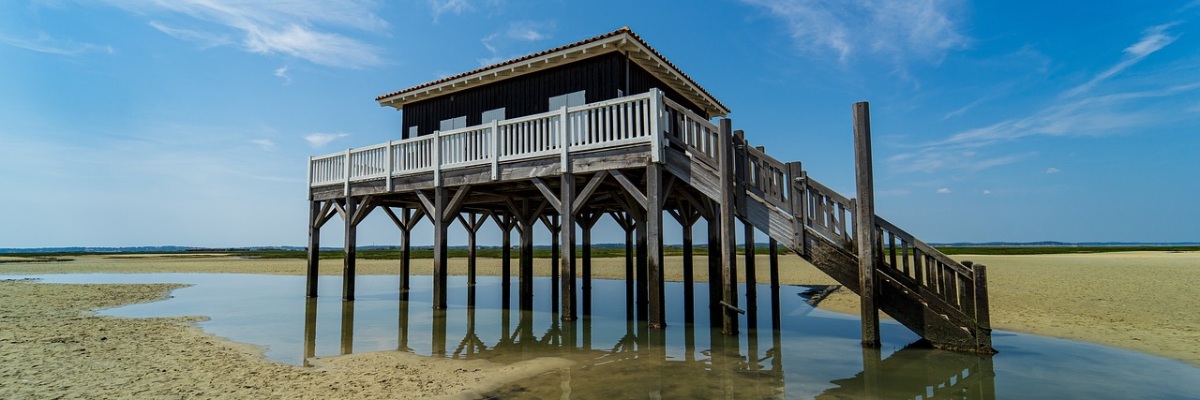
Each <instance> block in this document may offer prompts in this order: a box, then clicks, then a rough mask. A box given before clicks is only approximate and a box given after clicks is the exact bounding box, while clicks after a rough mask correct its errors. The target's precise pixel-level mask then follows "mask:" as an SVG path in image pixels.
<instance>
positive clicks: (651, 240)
mask: <svg viewBox="0 0 1200 400" xmlns="http://www.w3.org/2000/svg"><path fill="white" fill-rule="evenodd" d="M658 134H661V132H660V133H658ZM662 192H663V170H662V166H661V165H659V164H650V165H649V166H647V167H646V236H647V242H646V244H647V248H646V255H647V259H646V281H647V285H646V286H647V301H648V305H649V309H650V310H649V319H648V320H647V323H648V324H649V326H650V328H659V329H661V328H665V327H666V326H667V319H666V310H664V308H665V307H664V305H665V304H666V302H665V301H664V300H665V299H664V297H663V282H664V280H663V260H662V257H663V252H662V243H663V239H662V223H663V222H662V208H663V206H662V205H663V199H662V195H663V193H662Z"/></svg>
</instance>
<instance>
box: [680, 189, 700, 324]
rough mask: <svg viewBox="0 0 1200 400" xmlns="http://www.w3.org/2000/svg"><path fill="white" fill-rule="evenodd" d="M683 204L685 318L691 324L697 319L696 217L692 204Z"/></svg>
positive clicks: (681, 213)
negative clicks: (694, 256) (694, 231)
mask: <svg viewBox="0 0 1200 400" xmlns="http://www.w3.org/2000/svg"><path fill="white" fill-rule="evenodd" d="M683 204H685V205H681V206H680V211H679V213H680V215H681V216H683V218H682V219H681V220H680V221H679V225H680V227H681V228H683V320H684V321H685V322H687V323H689V324H690V323H693V322H695V321H696V289H695V282H694V273H695V265H694V264H695V262H694V260H692V247H693V244H694V243H693V240H692V226H693V224H694V223H695V222H696V219H695V216H694V211H693V210H692V207H691V206H690V204H689V203H686V202H684V203H683Z"/></svg>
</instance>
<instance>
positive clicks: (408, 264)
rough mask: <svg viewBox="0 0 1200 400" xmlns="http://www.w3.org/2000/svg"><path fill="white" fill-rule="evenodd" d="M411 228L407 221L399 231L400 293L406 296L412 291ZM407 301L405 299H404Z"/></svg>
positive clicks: (407, 211)
mask: <svg viewBox="0 0 1200 400" xmlns="http://www.w3.org/2000/svg"><path fill="white" fill-rule="evenodd" d="M402 212H403V213H404V214H405V215H409V210H408V209H407V208H405V209H403V211H402ZM411 277H412V227H411V226H409V224H408V223H407V221H405V222H404V229H401V230H400V293H405V294H407V293H408V291H409V290H411V289H412V285H411V279H410V278H411ZM406 300H407V299H406Z"/></svg>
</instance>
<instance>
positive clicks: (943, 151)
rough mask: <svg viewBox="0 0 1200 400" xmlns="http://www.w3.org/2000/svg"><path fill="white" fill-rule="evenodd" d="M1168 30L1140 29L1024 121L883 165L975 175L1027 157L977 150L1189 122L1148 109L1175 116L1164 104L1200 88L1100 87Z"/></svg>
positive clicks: (1159, 45)
mask: <svg viewBox="0 0 1200 400" xmlns="http://www.w3.org/2000/svg"><path fill="white" fill-rule="evenodd" d="M1172 26H1174V24H1164V25H1158V26H1154V27H1151V28H1149V29H1146V30H1145V31H1144V33H1143V35H1142V37H1141V38H1140V39H1139V40H1138V41H1137V42H1136V43H1134V44H1132V45H1129V46H1127V47H1125V48H1124V49H1123V50H1122V54H1123V58H1122V60H1121V61H1120V62H1118V63H1116V64H1115V65H1113V66H1111V67H1110V68H1108V69H1106V70H1104V71H1103V72H1101V73H1099V74H1097V75H1095V76H1094V77H1093V78H1092V79H1090V80H1089V81H1088V82H1087V83H1084V84H1082V85H1078V86H1075V87H1071V88H1069V89H1066V90H1063V91H1061V92H1059V93H1058V96H1050V99H1051V101H1052V102H1051V103H1048V104H1046V105H1044V106H1042V107H1041V108H1038V109H1035V110H1034V111H1033V112H1031V113H1029V114H1027V115H1025V116H1022V117H1016V118H1010V119H1005V120H1001V121H998V122H993V123H991V124H989V125H984V126H980V127H976V128H970V129H966V130H963V131H959V132H957V133H954V134H951V135H949V136H947V137H945V138H944V139H941V140H934V141H930V142H928V143H926V144H924V145H920V146H916V147H915V149H916V150H915V151H908V152H904V153H901V154H897V155H895V156H892V157H890V158H889V159H888V161H889V163H890V165H891V167H892V168H893V169H894V170H895V171H898V172H926V173H933V172H940V171H967V172H972V171H980V170H983V169H987V168H991V167H997V166H1001V165H1007V164H1012V163H1015V162H1018V161H1020V160H1022V159H1025V158H1029V157H1030V156H1032V155H1033V153H1029V154H1017V155H989V154H988V152H987V151H984V150H983V149H984V148H986V147H988V146H992V145H995V144H999V143H1005V142H1013V141H1017V140H1021V139H1024V138H1028V137H1035V136H1055V137H1071V136H1077V137H1086V136H1100V135H1109V134H1120V133H1126V132H1133V131H1143V130H1148V129H1149V128H1151V127H1154V126H1158V125H1160V124H1164V123H1169V122H1173V121H1178V120H1180V119H1187V118H1193V119H1194V118H1195V116H1194V115H1188V114H1187V113H1179V112H1174V111H1172V110H1170V109H1166V108H1162V107H1155V106H1152V105H1154V104H1160V103H1164V102H1165V104H1174V107H1177V108H1178V109H1179V110H1183V109H1185V108H1186V107H1185V106H1184V105H1183V104H1186V103H1183V102H1177V101H1170V99H1178V98H1180V97H1181V96H1185V95H1190V94H1194V93H1196V92H1200V83H1197V82H1196V81H1195V80H1193V79H1189V78H1188V77H1186V76H1182V77H1181V76H1177V74H1171V73H1160V74H1157V75H1155V74H1151V75H1148V77H1149V78H1147V77H1142V78H1141V79H1139V80H1137V83H1139V84H1140V85H1141V86H1143V87H1142V88H1140V89H1138V90H1126V91H1113V90H1112V89H1111V88H1109V86H1111V85H1107V84H1106V83H1107V82H1108V81H1110V80H1113V79H1116V77H1118V76H1119V74H1120V73H1121V72H1122V71H1124V70H1126V69H1127V68H1129V67H1130V66H1132V65H1134V64H1136V63H1137V62H1139V61H1141V60H1143V59H1145V58H1146V57H1147V56H1149V55H1151V54H1154V53H1155V52H1157V51H1159V50H1161V49H1163V48H1164V47H1166V46H1168V45H1170V44H1171V43H1172V42H1173V41H1174V40H1175V38H1176V37H1175V36H1172V35H1171V34H1169V33H1168V29H1169V28H1171V27H1172ZM1101 89H1107V90H1103V91H1101ZM1094 92H1101V93H1094ZM1184 98H1186V97H1184ZM974 105H975V103H972V104H968V105H967V106H964V107H963V108H960V109H958V110H955V111H953V112H951V113H949V114H947V115H946V118H947V119H948V118H950V117H954V116H956V115H958V114H961V113H962V112H965V110H969V109H970V108H971V107H974ZM964 168H965V169H964ZM1045 172H1046V173H1055V172H1058V170H1057V169H1055V168H1050V169H1048V170H1046V171H1045Z"/></svg>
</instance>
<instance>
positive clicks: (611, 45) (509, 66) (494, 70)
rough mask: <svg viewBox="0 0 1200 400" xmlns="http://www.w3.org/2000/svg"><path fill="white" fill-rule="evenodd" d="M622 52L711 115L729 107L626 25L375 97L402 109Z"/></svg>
mask: <svg viewBox="0 0 1200 400" xmlns="http://www.w3.org/2000/svg"><path fill="white" fill-rule="evenodd" d="M619 51H621V52H625V54H627V56H628V57H629V59H630V60H631V61H633V62H635V63H637V64H638V65H639V66H641V67H642V68H644V69H645V70H646V71H649V72H650V73H651V74H652V75H654V76H655V77H656V78H658V79H659V80H661V81H663V82H665V83H666V84H667V85H669V86H671V88H672V89H674V90H675V91H676V92H678V93H679V94H680V95H682V96H684V97H686V98H688V100H691V101H692V102H693V103H695V104H696V105H698V106H700V107H703V108H704V109H705V111H706V112H707V113H708V114H709V115H710V116H712V117H718V116H724V115H728V114H729V108H727V107H725V105H724V104H721V102H720V101H718V100H717V99H716V98H715V97H713V96H712V95H711V94H709V93H708V91H707V90H704V88H703V87H700V85H699V84H697V83H696V81H694V80H692V78H691V77H689V76H688V75H687V74H685V73H683V71H680V70H679V68H678V67H676V66H675V64H672V63H671V62H670V61H668V60H667V59H666V58H665V57H663V56H662V54H659V52H658V51H657V50H654V48H652V47H650V45H649V44H647V43H646V42H645V41H644V40H642V38H641V37H639V36H638V35H637V34H636V33H634V32H633V30H631V29H629V27H622V28H621V29H617V30H615V31H612V32H609V33H606V34H603V35H600V36H596V37H593V38H589V39H584V40H581V41H578V42H575V43H572V44H568V45H565V46H560V47H555V48H553V49H549V50H545V51H541V52H538V53H534V54H530V55H527V56H524V57H518V58H514V59H511V60H508V61H504V62H501V63H498V64H493V65H489V66H486V67H482V68H479V69H476V70H472V71H468V72H464V73H461V74H458V75H454V76H450V77H446V78H442V79H439V80H436V81H433V82H428V83H423V84H420V85H417V86H413V87H410V88H408V89H404V90H400V91H396V92H392V93H388V94H384V95H381V96H379V97H376V98H375V100H376V101H378V102H379V105H381V106H386V107H394V108H396V109H398V110H400V109H403V108H404V105H405V104H409V103H413V102H416V101H420V100H425V99H428V98H432V97H437V96H443V95H447V94H451V93H454V92H458V91H462V90H466V89H468V88H473V87H477V86H480V85H484V84H488V83H492V82H497V81H501V80H504V79H508V78H512V77H515V76H520V75H525V74H529V73H533V72H537V71H542V70H546V69H549V68H553V67H556V66H560V65H564V64H568V63H571V62H575V61H579V60H583V59H587V58H591V57H596V56H600V55H604V54H608V53H613V52H619Z"/></svg>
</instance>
